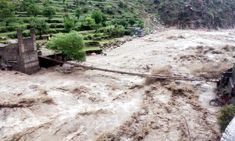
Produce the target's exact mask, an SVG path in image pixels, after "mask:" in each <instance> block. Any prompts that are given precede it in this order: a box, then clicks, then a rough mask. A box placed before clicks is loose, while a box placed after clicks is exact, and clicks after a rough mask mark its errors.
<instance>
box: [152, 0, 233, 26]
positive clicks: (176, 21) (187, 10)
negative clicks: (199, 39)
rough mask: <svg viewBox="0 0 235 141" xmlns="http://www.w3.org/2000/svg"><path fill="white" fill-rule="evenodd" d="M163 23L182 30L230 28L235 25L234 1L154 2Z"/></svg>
mask: <svg viewBox="0 0 235 141" xmlns="http://www.w3.org/2000/svg"><path fill="white" fill-rule="evenodd" d="M153 3H154V8H153V9H155V10H156V11H157V12H158V16H159V17H160V19H161V21H162V22H163V23H164V24H165V25H168V26H178V27H180V28H213V29H214V28H229V27H233V26H234V24H235V1H234V0H173V1H172V0H154V1H153Z"/></svg>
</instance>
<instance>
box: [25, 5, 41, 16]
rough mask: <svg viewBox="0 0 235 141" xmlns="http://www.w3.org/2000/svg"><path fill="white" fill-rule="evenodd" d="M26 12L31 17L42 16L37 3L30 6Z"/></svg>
mask: <svg viewBox="0 0 235 141" xmlns="http://www.w3.org/2000/svg"><path fill="white" fill-rule="evenodd" d="M26 11H27V14H28V15H29V16H37V15H38V14H40V9H39V7H38V6H37V4H35V3H32V4H30V5H28V7H27V8H26Z"/></svg>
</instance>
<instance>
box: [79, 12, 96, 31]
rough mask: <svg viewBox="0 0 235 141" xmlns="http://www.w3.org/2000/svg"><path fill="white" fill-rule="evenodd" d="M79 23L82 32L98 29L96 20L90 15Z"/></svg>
mask: <svg viewBox="0 0 235 141" xmlns="http://www.w3.org/2000/svg"><path fill="white" fill-rule="evenodd" d="M79 23H80V29H81V30H91V29H95V28H96V23H95V20H94V19H93V18H92V17H91V16H90V15H87V16H84V17H82V18H80V20H79Z"/></svg>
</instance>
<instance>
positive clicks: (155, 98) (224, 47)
mask: <svg viewBox="0 0 235 141" xmlns="http://www.w3.org/2000/svg"><path fill="white" fill-rule="evenodd" d="M106 54H107V55H106V56H103V55H96V56H89V57H88V58H87V61H86V62H84V64H86V65H92V66H96V67H101V68H107V69H114V70H123V71H128V72H139V73H152V74H156V75H162V76H181V77H182V76H183V77H187V78H217V77H218V76H219V74H220V73H222V72H223V71H224V70H226V69H228V68H230V67H232V65H233V63H234V61H235V30H233V29H232V30H218V31H203V30H196V31H195V30H177V29H168V30H164V31H159V32H157V33H155V34H151V35H148V36H145V37H142V38H137V39H133V40H132V41H130V42H127V43H125V44H123V45H122V46H120V47H118V48H115V49H112V50H106ZM57 70H58V69H57V68H56V67H55V68H50V69H42V70H41V71H40V72H38V73H36V74H33V75H30V76H28V75H25V74H21V73H18V72H14V71H10V72H7V71H0V140H1V141H44V140H48V141H58V140H60V141H95V140H97V141H103V140H105V141H106V140H107V141H109V140H114V141H119V140H123V141H136V140H145V141H156V140H157V141H188V140H194V141H209V140H216V139H217V138H218V137H219V136H220V132H219V128H218V125H217V115H218V110H219V108H218V107H212V106H210V105H209V101H210V100H211V99H213V98H214V97H215V92H214V90H215V83H213V82H206V81H203V80H202V81H180V80H178V81H151V83H147V81H148V80H146V79H145V78H140V77H137V76H128V75H121V74H114V73H107V72H101V71H95V70H81V69H76V70H75V71H74V72H72V73H70V74H63V73H61V72H60V71H57Z"/></svg>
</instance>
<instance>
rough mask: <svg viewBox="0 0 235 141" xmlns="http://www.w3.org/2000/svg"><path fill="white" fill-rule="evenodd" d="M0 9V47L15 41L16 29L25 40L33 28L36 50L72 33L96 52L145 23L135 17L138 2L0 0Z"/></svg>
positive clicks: (140, 11)
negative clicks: (50, 39)
mask: <svg viewBox="0 0 235 141" xmlns="http://www.w3.org/2000/svg"><path fill="white" fill-rule="evenodd" d="M0 7H3V9H2V10H0V12H1V15H0V17H1V21H0V42H2V43H4V42H5V41H6V40H7V39H14V38H16V31H15V30H16V28H21V29H22V30H23V35H24V36H25V37H28V36H29V29H30V28H35V29H36V32H37V39H38V46H41V45H42V44H45V42H46V41H47V40H46V39H47V38H48V37H51V36H53V35H54V34H57V33H67V32H70V31H72V30H75V31H78V32H79V33H81V34H82V35H83V37H84V39H85V44H86V47H87V50H88V51H91V50H100V48H101V47H102V45H103V44H107V43H109V42H113V39H115V38H118V37H122V36H124V35H131V34H132V31H133V29H134V28H136V27H139V28H143V27H144V21H145V20H143V19H142V17H143V16H139V15H141V14H143V13H145V12H143V10H144V9H143V8H142V5H141V4H140V2H139V1H122V0H90V1H86V0H23V1H15V2H13V3H11V2H10V3H9V2H8V1H7V0H1V4H0ZM148 15H150V14H148ZM146 21H147V20H146ZM148 24H149V20H148V23H147V24H145V25H148ZM150 27H154V26H153V25H152V24H151V26H150Z"/></svg>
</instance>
